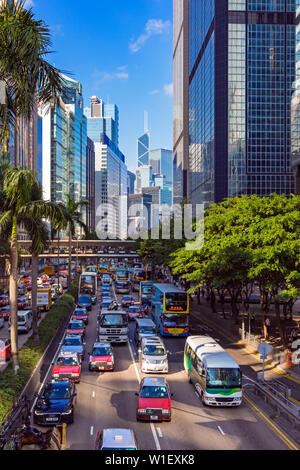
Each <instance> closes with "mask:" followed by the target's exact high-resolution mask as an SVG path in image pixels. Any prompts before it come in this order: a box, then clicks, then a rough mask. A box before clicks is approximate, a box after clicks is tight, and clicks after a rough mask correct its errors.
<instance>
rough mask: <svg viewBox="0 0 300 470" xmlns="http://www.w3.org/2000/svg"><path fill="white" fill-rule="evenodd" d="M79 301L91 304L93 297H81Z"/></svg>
mask: <svg viewBox="0 0 300 470" xmlns="http://www.w3.org/2000/svg"><path fill="white" fill-rule="evenodd" d="M78 302H79V303H84V304H89V303H90V302H91V298H90V297H79V300H78Z"/></svg>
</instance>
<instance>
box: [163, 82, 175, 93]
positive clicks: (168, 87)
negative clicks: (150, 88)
mask: <svg viewBox="0 0 300 470" xmlns="http://www.w3.org/2000/svg"><path fill="white" fill-rule="evenodd" d="M164 92H165V95H167V96H173V83H169V84H168V85H165V86H164Z"/></svg>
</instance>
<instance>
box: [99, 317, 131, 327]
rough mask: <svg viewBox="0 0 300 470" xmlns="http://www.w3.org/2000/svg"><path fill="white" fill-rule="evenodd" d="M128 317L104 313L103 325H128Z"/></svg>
mask: <svg viewBox="0 0 300 470" xmlns="http://www.w3.org/2000/svg"><path fill="white" fill-rule="evenodd" d="M127 324H128V322H127V318H126V317H125V316H123V315H103V316H102V317H101V326H107V325H110V326H127Z"/></svg>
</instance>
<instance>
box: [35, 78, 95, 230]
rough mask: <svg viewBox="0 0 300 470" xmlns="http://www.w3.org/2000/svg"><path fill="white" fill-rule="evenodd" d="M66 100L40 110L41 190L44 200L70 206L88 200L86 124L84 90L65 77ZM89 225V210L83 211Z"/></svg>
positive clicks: (42, 107)
mask: <svg viewBox="0 0 300 470" xmlns="http://www.w3.org/2000/svg"><path fill="white" fill-rule="evenodd" d="M62 78H63V82H64V96H63V97H62V98H61V99H60V101H59V103H58V104H54V103H53V102H50V103H47V104H45V105H43V106H41V107H40V115H41V117H42V118H43V132H42V133H43V136H42V137H43V139H42V140H43V144H42V147H43V164H42V186H43V192H44V198H45V199H47V200H51V201H54V202H61V203H64V204H65V203H66V202H67V195H70V196H71V198H73V199H74V200H75V201H79V200H80V199H86V197H87V191H86V183H87V175H86V146H87V124H86V117H85V116H84V114H83V98H82V86H81V84H80V82H78V81H75V80H72V79H70V78H68V77H66V76H65V75H63V76H62ZM82 216H83V217H82V218H83V221H84V222H86V208H83V209H82Z"/></svg>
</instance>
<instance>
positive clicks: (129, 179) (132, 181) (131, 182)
mask: <svg viewBox="0 0 300 470" xmlns="http://www.w3.org/2000/svg"><path fill="white" fill-rule="evenodd" d="M135 180H136V176H135V174H134V173H132V172H131V171H127V188H128V191H127V192H128V195H129V194H134V186H135Z"/></svg>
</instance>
